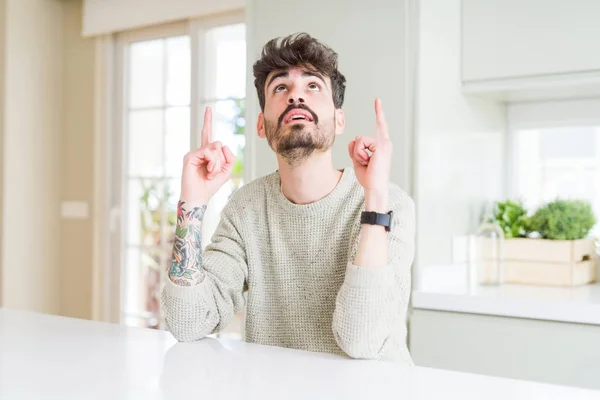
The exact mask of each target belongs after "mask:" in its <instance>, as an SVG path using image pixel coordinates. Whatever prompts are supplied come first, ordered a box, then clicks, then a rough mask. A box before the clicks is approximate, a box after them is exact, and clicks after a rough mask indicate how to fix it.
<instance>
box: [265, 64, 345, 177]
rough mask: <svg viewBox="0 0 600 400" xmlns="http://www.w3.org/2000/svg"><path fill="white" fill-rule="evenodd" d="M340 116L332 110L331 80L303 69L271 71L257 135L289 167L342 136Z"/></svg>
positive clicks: (324, 149) (324, 148)
mask: <svg viewBox="0 0 600 400" xmlns="http://www.w3.org/2000/svg"><path fill="white" fill-rule="evenodd" d="M343 127H344V115H343V112H342V110H341V109H337V110H336V109H335V107H334V104H333V94H332V90H331V80H330V79H329V78H328V77H324V76H321V75H319V74H317V73H314V72H311V71H308V70H307V69H303V68H293V69H290V70H286V71H274V72H271V73H270V74H269V76H268V77H267V81H266V83H265V110H264V112H263V113H262V114H261V115H260V116H259V120H258V132H259V136H260V137H263V138H264V137H266V138H267V141H268V143H269V146H271V148H272V149H273V150H274V151H275V152H276V153H277V154H279V155H280V156H282V157H283V158H284V159H286V160H287V161H288V163H290V164H292V165H296V164H299V163H301V162H302V161H304V160H305V159H306V158H308V157H309V156H310V155H311V154H312V153H313V152H315V151H319V152H323V151H327V150H329V149H330V148H331V146H333V142H334V138H335V136H336V135H339V134H341V133H342V131H343Z"/></svg>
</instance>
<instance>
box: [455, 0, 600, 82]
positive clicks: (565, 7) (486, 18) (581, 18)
mask: <svg viewBox="0 0 600 400" xmlns="http://www.w3.org/2000/svg"><path fill="white" fill-rule="evenodd" d="M462 20H463V22H462V47H463V48H462V65H463V71H462V75H463V81H466V82H469V81H482V80H504V79H515V78H528V77H541V76H550V75H563V74H574V73H589V72H593V71H594V70H596V71H597V70H600V51H599V50H600V23H599V20H600V1H597V0H569V1H566V0H484V1H482V0H463V1H462Z"/></svg>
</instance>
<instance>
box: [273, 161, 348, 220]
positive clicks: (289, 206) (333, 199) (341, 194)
mask: <svg viewBox="0 0 600 400" xmlns="http://www.w3.org/2000/svg"><path fill="white" fill-rule="evenodd" d="M355 180H356V177H355V175H354V170H353V169H352V168H347V167H346V168H344V169H343V170H342V178H341V179H340V181H339V182H338V184H337V185H336V186H335V188H333V190H332V191H331V192H330V193H329V194H328V195H327V196H325V197H323V198H322V199H320V200H317V201H315V202H313V203H309V204H294V203H292V202H291V201H289V200H288V199H287V198H286V197H285V196H284V195H283V192H282V191H281V176H280V175H279V171H277V172H275V179H274V187H273V190H274V191H275V193H274V194H275V198H276V199H277V203H278V204H279V205H280V206H281V207H283V209H285V210H286V211H287V212H290V213H298V214H313V213H316V212H319V211H322V210H326V209H329V208H331V207H335V206H337V205H338V204H339V202H340V201H341V200H343V199H344V198H345V197H346V195H347V194H348V192H349V191H350V189H351V187H352V183H353V182H354V181H355Z"/></svg>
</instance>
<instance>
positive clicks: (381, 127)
mask: <svg viewBox="0 0 600 400" xmlns="http://www.w3.org/2000/svg"><path fill="white" fill-rule="evenodd" d="M375 118H376V120H377V136H381V137H383V138H385V139H389V137H390V136H389V134H388V126H387V122H386V120H385V115H384V113H383V105H382V104H381V99H375Z"/></svg>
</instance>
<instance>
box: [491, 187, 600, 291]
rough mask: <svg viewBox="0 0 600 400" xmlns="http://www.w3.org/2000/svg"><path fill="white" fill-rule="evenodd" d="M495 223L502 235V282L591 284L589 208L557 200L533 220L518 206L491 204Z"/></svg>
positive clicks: (594, 259) (592, 218)
mask: <svg viewBox="0 0 600 400" xmlns="http://www.w3.org/2000/svg"><path fill="white" fill-rule="evenodd" d="M494 222H496V223H497V224H498V225H499V226H500V227H501V228H502V231H503V232H504V235H505V240H504V243H503V250H502V255H503V256H502V265H503V282H505V283H522V284H537V285H554V286H575V285H582V284H586V283H589V282H594V281H595V280H596V262H597V255H596V245H595V240H594V239H593V238H590V237H588V234H589V232H590V230H591V229H592V228H593V227H594V225H595V224H596V217H595V216H594V213H593V211H592V207H591V205H590V204H589V203H586V202H584V201H580V200H565V199H557V200H554V201H552V202H550V203H548V204H545V205H543V206H541V207H540V208H539V209H538V210H537V211H536V212H535V213H534V214H533V215H532V216H528V215H527V210H526V209H525V208H524V207H523V205H522V204H521V203H520V202H515V201H510V200H508V201H505V202H499V203H497V205H496V211H495V214H494Z"/></svg>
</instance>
